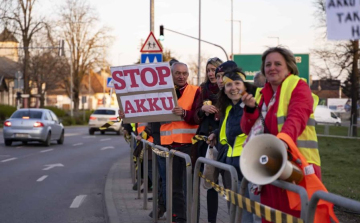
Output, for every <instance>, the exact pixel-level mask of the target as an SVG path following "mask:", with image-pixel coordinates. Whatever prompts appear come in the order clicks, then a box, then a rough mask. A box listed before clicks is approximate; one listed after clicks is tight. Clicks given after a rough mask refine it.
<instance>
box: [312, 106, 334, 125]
mask: <svg viewBox="0 0 360 223" xmlns="http://www.w3.org/2000/svg"><path fill="white" fill-rule="evenodd" d="M314 116H315V121H316V123H327V124H334V125H337V126H340V125H341V119H340V118H339V117H338V116H337V115H336V114H335V113H334V112H333V111H331V110H330V109H329V108H328V107H327V106H323V105H318V106H317V107H316V109H315V113H314Z"/></svg>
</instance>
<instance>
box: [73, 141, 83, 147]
mask: <svg viewBox="0 0 360 223" xmlns="http://www.w3.org/2000/svg"><path fill="white" fill-rule="evenodd" d="M82 144H84V143H82V142H81V143H75V144H73V146H81V145H82Z"/></svg>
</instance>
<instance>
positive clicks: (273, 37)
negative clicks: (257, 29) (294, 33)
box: [268, 36, 280, 46]
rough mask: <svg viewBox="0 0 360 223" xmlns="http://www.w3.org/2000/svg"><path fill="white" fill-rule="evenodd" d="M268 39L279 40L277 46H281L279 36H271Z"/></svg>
mask: <svg viewBox="0 0 360 223" xmlns="http://www.w3.org/2000/svg"><path fill="white" fill-rule="evenodd" d="M268 38H270V39H277V45H276V46H279V42H280V38H279V37H278V36H269V37H268Z"/></svg>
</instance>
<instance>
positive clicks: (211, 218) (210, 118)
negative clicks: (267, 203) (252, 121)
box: [194, 57, 222, 223]
mask: <svg viewBox="0 0 360 223" xmlns="http://www.w3.org/2000/svg"><path fill="white" fill-rule="evenodd" d="M220 64H222V61H221V60H220V59H219V58H217V57H214V58H210V59H209V60H208V61H207V63H206V77H205V81H204V82H203V83H202V84H201V85H200V88H201V96H200V99H199V101H198V103H197V108H196V111H197V112H196V115H195V121H196V122H197V123H198V124H199V128H198V130H197V132H196V135H202V136H209V134H210V133H211V132H212V131H214V130H215V129H217V128H218V127H219V116H218V109H217V108H216V107H215V105H216V103H217V93H218V92H219V87H218V85H217V82H216V76H215V70H216V68H217V67H218V66H219V65H220ZM207 148H208V145H207V144H206V142H205V141H198V145H197V151H196V152H197V154H194V157H195V159H196V158H197V157H199V156H201V157H205V155H206V150H207ZM207 210H208V222H211V223H215V222H216V216H217V210H218V193H217V192H216V191H215V190H214V189H213V188H210V189H208V190H207Z"/></svg>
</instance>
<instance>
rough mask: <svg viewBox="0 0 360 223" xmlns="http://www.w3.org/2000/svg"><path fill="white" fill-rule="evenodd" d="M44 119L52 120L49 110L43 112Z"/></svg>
mask: <svg viewBox="0 0 360 223" xmlns="http://www.w3.org/2000/svg"><path fill="white" fill-rule="evenodd" d="M44 119H45V120H49V121H52V118H51V116H50V114H49V112H45V115H44Z"/></svg>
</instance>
